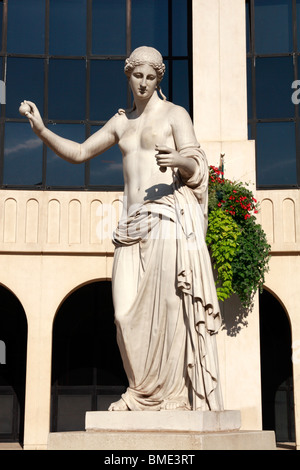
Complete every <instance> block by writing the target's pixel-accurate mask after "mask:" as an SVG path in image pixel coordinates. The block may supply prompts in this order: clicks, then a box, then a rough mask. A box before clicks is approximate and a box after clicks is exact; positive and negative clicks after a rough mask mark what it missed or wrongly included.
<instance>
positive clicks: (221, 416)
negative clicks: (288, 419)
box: [48, 410, 276, 451]
mask: <svg viewBox="0 0 300 470" xmlns="http://www.w3.org/2000/svg"><path fill="white" fill-rule="evenodd" d="M240 425H241V422H240V412H239V411H231V410H226V411H218V412H216V411H159V412H158V411H156V412H155V411H154V412H152V411H94V412H87V413H86V431H78V432H56V433H50V434H49V439H48V449H49V450H106V451H107V450H177V451H180V450H194V451H197V450H275V449H276V442H275V434H274V432H273V431H243V430H242V431H241V430H240Z"/></svg>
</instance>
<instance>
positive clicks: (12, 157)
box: [3, 122, 43, 186]
mask: <svg viewBox="0 0 300 470" xmlns="http://www.w3.org/2000/svg"><path fill="white" fill-rule="evenodd" d="M42 155H43V144H42V141H41V140H40V139H39V138H38V137H37V136H36V135H35V134H34V133H33V132H32V129H31V127H30V124H25V123H15V122H7V123H6V125H5V138H4V176H3V183H4V184H12V185H29V186H32V185H38V184H41V183H42V162H43V158H42Z"/></svg>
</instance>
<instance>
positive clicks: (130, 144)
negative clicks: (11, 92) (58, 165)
mask: <svg viewBox="0 0 300 470" xmlns="http://www.w3.org/2000/svg"><path fill="white" fill-rule="evenodd" d="M124 71H125V74H126V75H127V77H128V80H129V84H130V87H131V90H132V94H133V99H134V102H133V107H132V109H128V110H122V109H120V110H119V111H118V112H117V113H116V114H115V115H114V116H113V117H112V118H111V119H110V120H109V121H108V122H107V123H106V124H105V125H104V126H103V127H102V128H101V129H100V130H99V131H98V132H97V133H95V134H94V135H92V136H91V137H89V138H88V139H87V140H86V141H85V142H84V143H82V144H79V143H76V142H72V141H69V140H67V139H64V138H62V137H59V136H57V135H56V134H54V133H53V132H51V131H50V130H49V129H47V128H46V127H45V126H44V124H43V121H42V119H41V117H40V114H39V111H38V109H37V107H36V105H35V104H34V103H33V102H31V101H25V102H23V103H22V104H23V105H24V104H27V105H29V107H30V111H26V113H25V115H26V116H27V118H28V119H29V122H30V124H31V127H32V129H33V131H34V132H35V133H36V134H37V135H38V136H39V137H40V139H41V140H42V141H43V142H44V143H45V144H46V145H47V146H48V147H50V148H51V149H52V150H53V151H54V152H55V153H56V154H57V155H58V156H59V157H61V158H63V159H64V160H66V161H68V162H71V163H82V162H85V161H86V160H89V159H91V158H94V157H96V156H97V155H99V154H101V153H102V152H104V151H105V150H107V149H109V148H110V147H111V146H112V145H115V144H118V145H119V147H120V150H121V152H122V155H123V172H124V201H125V203H124V210H123V213H122V215H121V217H120V221H119V223H118V226H117V228H116V230H115V232H114V236H113V242H114V244H115V255H114V266H113V276H112V286H113V302H114V309H115V323H116V328H117V341H118V345H119V349H120V353H121V356H122V360H123V365H124V369H125V371H126V374H127V377H128V382H129V386H128V388H127V390H126V392H125V393H124V394H123V395H122V397H121V398H120V400H119V401H117V402H115V403H112V404H111V405H110V407H109V410H111V411H119V410H121V411H125V410H135V411H139V410H153V411H154V410H157V411H158V410H213V411H220V410H223V402H222V394H221V388H220V381H219V371H218V357H217V348H216V333H217V331H218V329H219V327H220V325H221V316H220V309H219V305H218V299H217V296H216V289H215V283H214V278H213V273H212V267H211V261H210V257H209V253H208V250H207V247H206V244H205V233H206V228H207V198H208V194H207V186H208V164H207V160H206V157H205V154H204V152H203V150H202V149H201V147H200V145H199V143H198V142H197V139H196V136H195V132H194V128H193V125H192V122H191V119H190V116H189V114H188V113H187V111H186V110H185V109H184V108H182V107H180V106H177V105H175V104H172V103H170V102H168V101H167V100H166V97H165V96H164V95H163V93H162V91H161V88H160V83H161V80H162V78H163V75H164V71H165V65H164V63H163V59H162V56H161V54H160V53H159V52H158V51H157V50H155V49H153V48H151V47H146V46H143V47H139V48H137V49H136V50H134V51H133V52H132V54H131V55H130V57H129V58H128V59H127V60H126V63H125V69H124Z"/></svg>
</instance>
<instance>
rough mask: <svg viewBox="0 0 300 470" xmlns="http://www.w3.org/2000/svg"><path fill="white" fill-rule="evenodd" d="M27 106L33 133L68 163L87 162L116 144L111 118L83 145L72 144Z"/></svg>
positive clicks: (31, 105)
mask: <svg viewBox="0 0 300 470" xmlns="http://www.w3.org/2000/svg"><path fill="white" fill-rule="evenodd" d="M24 103H27V104H29V106H30V108H31V112H27V113H26V114H25V116H26V117H27V118H28V120H29V122H30V125H31V127H32V130H33V131H34V133H35V134H36V135H37V136H38V137H39V138H40V139H41V140H42V141H43V142H44V143H45V144H46V145H47V146H48V147H49V148H50V149H51V150H53V152H54V153H56V155H58V156H59V157H60V158H62V159H64V160H66V161H67V162H70V163H82V162H85V161H86V160H89V159H91V158H93V157H95V156H97V155H99V154H101V153H103V152H104V151H105V150H108V149H109V148H110V147H112V146H113V145H115V144H116V143H117V141H118V140H117V134H116V128H115V126H116V119H117V117H113V118H112V119H111V120H110V121H108V122H107V123H106V124H105V126H103V127H102V128H101V129H100V130H99V131H98V132H96V133H95V134H93V135H92V136H91V137H89V138H88V139H87V140H86V141H85V142H84V143H77V142H73V141H72V140H68V139H65V138H63V137H60V136H58V135H57V134H55V133H54V132H52V131H50V130H49V129H47V127H46V126H45V125H44V123H43V120H42V118H41V115H40V113H39V110H38V108H37V107H36V105H35V104H34V103H33V102H32V101H25V102H24Z"/></svg>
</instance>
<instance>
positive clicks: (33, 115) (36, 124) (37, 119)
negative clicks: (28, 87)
mask: <svg viewBox="0 0 300 470" xmlns="http://www.w3.org/2000/svg"><path fill="white" fill-rule="evenodd" d="M23 104H27V105H29V107H30V112H29V111H27V112H26V113H25V116H26V117H27V118H28V120H29V123H30V125H31V128H32V130H33V132H34V133H35V134H37V135H40V134H41V132H42V130H43V129H44V128H45V125H44V123H43V120H42V118H41V115H40V112H39V110H38V108H37V106H36V105H35V103H33V102H32V101H27V100H25V101H22V103H21V105H23Z"/></svg>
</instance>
